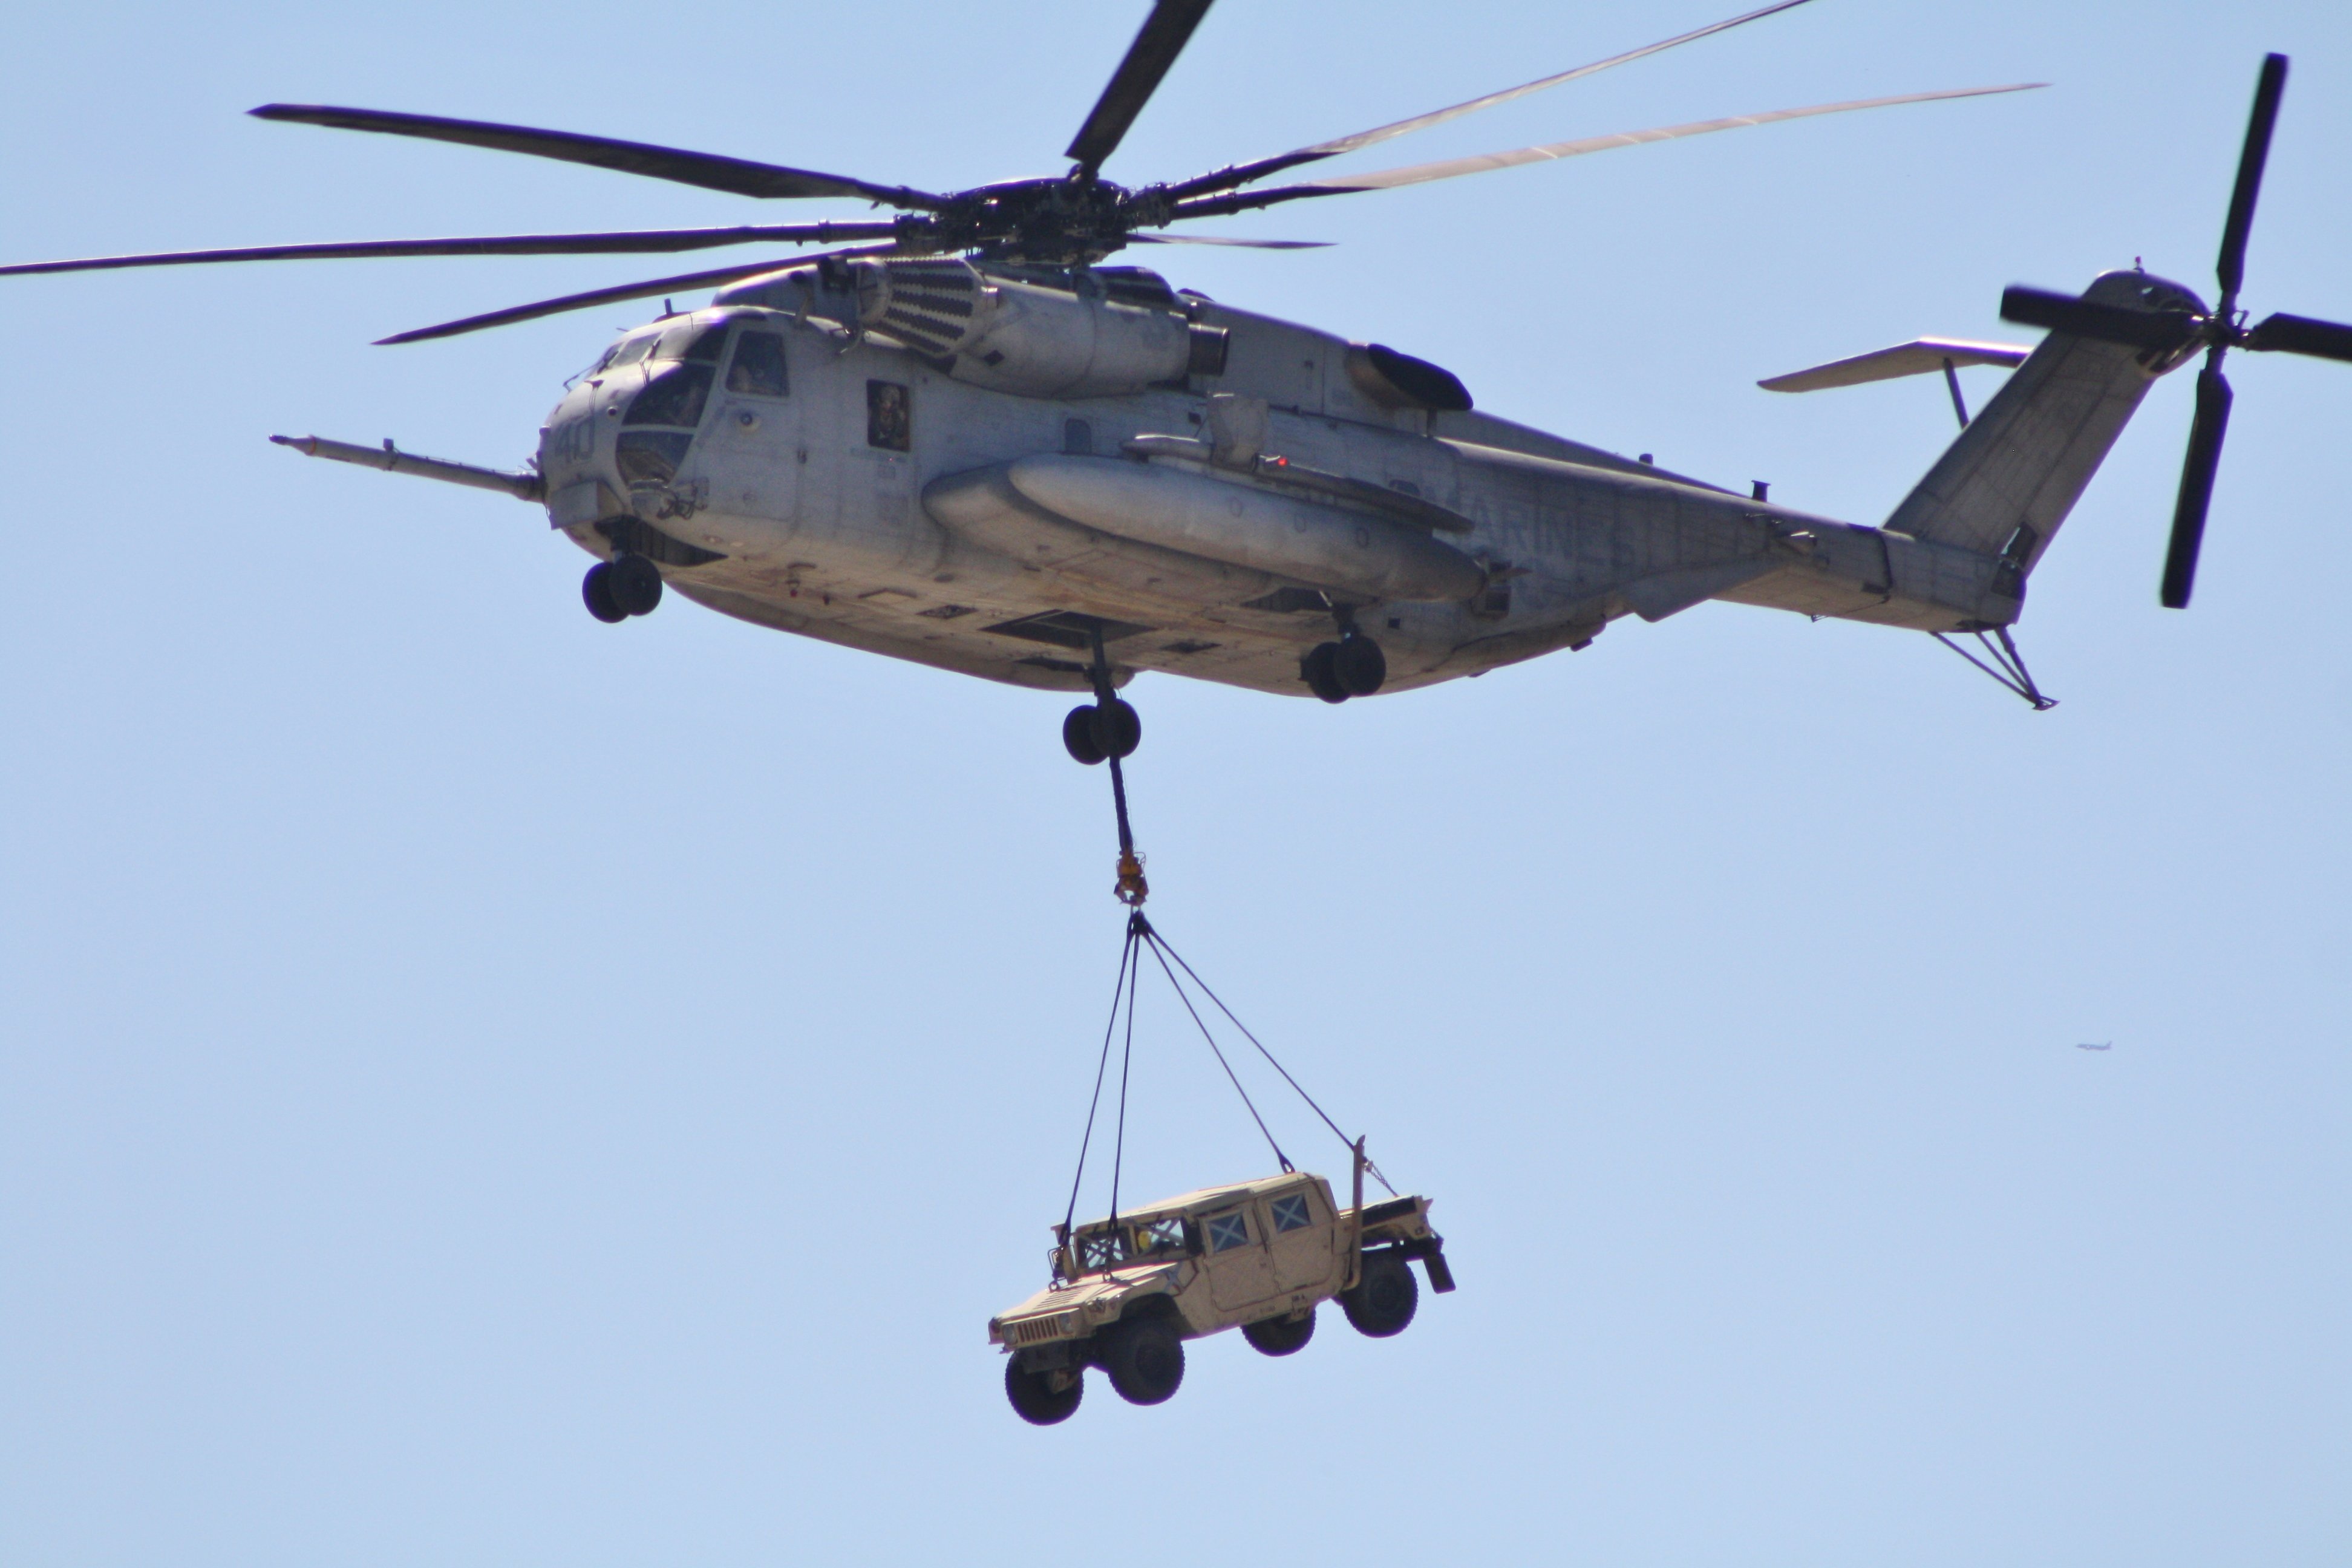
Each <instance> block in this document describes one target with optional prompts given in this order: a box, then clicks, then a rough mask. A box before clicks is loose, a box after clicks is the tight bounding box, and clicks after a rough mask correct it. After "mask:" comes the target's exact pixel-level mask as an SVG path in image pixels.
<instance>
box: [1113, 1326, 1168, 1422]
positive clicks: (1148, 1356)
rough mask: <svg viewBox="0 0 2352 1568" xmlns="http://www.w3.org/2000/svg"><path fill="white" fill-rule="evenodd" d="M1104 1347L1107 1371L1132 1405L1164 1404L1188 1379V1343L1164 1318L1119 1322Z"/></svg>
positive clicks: (1120, 1392)
mask: <svg viewBox="0 0 2352 1568" xmlns="http://www.w3.org/2000/svg"><path fill="white" fill-rule="evenodd" d="M1107 1341H1108V1342H1106V1343H1105V1344H1104V1346H1103V1355H1102V1365H1103V1370H1104V1371H1105V1372H1107V1373H1110V1385H1111V1386H1112V1387H1113V1388H1116V1389H1118V1396H1119V1397H1120V1398H1121V1399H1124V1400H1126V1401H1127V1402H1128V1403H1129V1405H1160V1404H1164V1403H1166V1402H1167V1401H1168V1400H1170V1399H1172V1398H1174V1397H1175V1395H1176V1390H1177V1389H1178V1388H1179V1387H1181V1386H1182V1384H1183V1382H1184V1342H1183V1341H1182V1340H1180V1339H1178V1338H1177V1337H1176V1331H1175V1330H1174V1329H1173V1328H1171V1327H1170V1326H1169V1324H1168V1321H1167V1320H1166V1319H1164V1318H1142V1319H1138V1320H1134V1321H1129V1322H1123V1323H1120V1324H1118V1326H1117V1327H1116V1328H1114V1329H1112V1330H1111V1331H1110V1333H1109V1334H1108V1336H1107Z"/></svg>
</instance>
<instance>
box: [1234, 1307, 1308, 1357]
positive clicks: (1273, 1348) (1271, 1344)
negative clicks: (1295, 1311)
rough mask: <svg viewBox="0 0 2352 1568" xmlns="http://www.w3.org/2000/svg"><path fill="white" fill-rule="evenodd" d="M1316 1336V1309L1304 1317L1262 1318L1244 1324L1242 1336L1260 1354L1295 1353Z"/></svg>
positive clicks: (1304, 1347) (1305, 1346)
mask: <svg viewBox="0 0 2352 1568" xmlns="http://www.w3.org/2000/svg"><path fill="white" fill-rule="evenodd" d="M1314 1337H1315V1309H1314V1308H1312V1307H1309V1308H1307V1315H1306V1316H1305V1317H1303V1318H1260V1319H1259V1320H1258V1321H1256V1322H1255V1323H1244V1324H1243V1325H1242V1338H1244V1339H1245V1340H1247V1341H1249V1342H1250V1348H1251V1349H1252V1350H1254V1351H1256V1352H1258V1353H1259V1354H1260V1355H1293V1354H1296V1353H1297V1352H1299V1351H1302V1350H1304V1349H1306V1348H1307V1341H1309V1340H1311V1339H1313V1338H1314Z"/></svg>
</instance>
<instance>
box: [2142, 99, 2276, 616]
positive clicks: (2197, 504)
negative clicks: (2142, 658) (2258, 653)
mask: <svg viewBox="0 0 2352 1568" xmlns="http://www.w3.org/2000/svg"><path fill="white" fill-rule="evenodd" d="M2274 58H2275V57H2274ZM2229 428H2230V384H2229V382H2228V381H2227V380H2226V379H2225V378H2224V377H2223V376H2222V374H2221V367H2220V366H2219V365H2217V364H2210V363H2209V364H2208V365H2206V367H2205V368H2204V369H2203V370H2201V371H2199V372H2198V373H2197V422H2196V423H2195V424H2194V425H2193V426H2190V427H2189V460H2188V461H2187V462H2185V463H2183V464H2182V465H2181V468H2180V500H2179V502H2178V503H2176V504H2175V506H2174V508H2173V511H2172V544H2171V547H2170V548H2169V549H2168V550H2167V551H2166V552H2165V556H2164V591H2163V595H2162V597H2163V601H2164V607H2165V608H2166V609H2168V610H2185V609H2187V608H2188V607H2189V590H2190V589H2191V588H2193V587H2194V586H2195V585H2196V583H2197V552H2198V548H2199V546H2200V544H2202V543H2203V542H2204V538H2205V512H2206V510H2207V509H2208V508H2209V507H2210V506H2211V505H2212V504H2213V473H2214V470H2215V469H2216V468H2218V467H2219V466H2220V464H2221V437H2223V436H2224V435H2226V434H2228V432H2229Z"/></svg>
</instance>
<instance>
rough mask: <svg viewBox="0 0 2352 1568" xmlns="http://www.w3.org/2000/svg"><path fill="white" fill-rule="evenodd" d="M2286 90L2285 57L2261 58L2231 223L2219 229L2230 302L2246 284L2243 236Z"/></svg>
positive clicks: (2221, 267) (2224, 292)
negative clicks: (2241, 286)
mask: <svg viewBox="0 0 2352 1568" xmlns="http://www.w3.org/2000/svg"><path fill="white" fill-rule="evenodd" d="M2285 90H2286V57H2285V56H2284V55H2264V56H2263V74H2262V78H2261V79H2260V80H2259V81H2257V82H2256V83H2255V85H2254V111H2253V114H2252V117H2251V118H2250V119H2249V120H2248V121H2246V144H2245V147H2244V149H2243V150H2242V152H2241V153H2239V154H2238V184H2237V186H2236V188H2235V189H2233V190H2231V193H2230V221H2229V222H2228V223H2227V224H2225V225H2224V226H2222V229H2221V260H2220V262H2219V263H2218V264H2217V265H2216V267H2215V270H2216V271H2217V272H2219V273H2220V274H2221V293H2222V295H2223V296H2224V297H2225V298H2227V299H2229V300H2235V299H2236V298H2237V295H2238V289H2239V286H2240V285H2242V283H2244V282H2245V280H2246V233H2247V231H2248V230H2249V229H2251V228H2252V227H2253V225H2254V198H2255V197H2257V196H2259V195H2261V194H2262V189H2263V164H2264V163H2267V162H2269V160H2270V155H2271V127H2272V126H2273V125H2274V124H2276V123H2277V122H2278V111H2279V95H2280V94H2281V93H2283V92H2284V91H2285Z"/></svg>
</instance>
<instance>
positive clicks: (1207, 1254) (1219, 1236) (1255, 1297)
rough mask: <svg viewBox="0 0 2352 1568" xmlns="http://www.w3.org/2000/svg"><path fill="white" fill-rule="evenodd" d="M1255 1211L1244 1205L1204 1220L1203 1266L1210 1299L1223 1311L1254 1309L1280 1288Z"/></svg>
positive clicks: (1202, 1231)
mask: <svg viewBox="0 0 2352 1568" xmlns="http://www.w3.org/2000/svg"><path fill="white" fill-rule="evenodd" d="M1256 1211H1257V1205H1255V1204H1253V1203H1246V1202H1244V1203H1243V1204H1241V1205H1237V1206H1235V1207H1234V1208H1230V1209H1224V1210H1221V1211H1220V1212H1218V1213H1215V1214H1210V1215H1202V1217H1201V1237H1202V1257H1201V1263H1202V1267H1203V1268H1206V1269H1207V1271H1208V1275H1209V1300H1212V1301H1213V1302H1215V1303H1216V1305H1217V1310H1220V1311H1226V1312H1230V1311H1234V1310H1238V1309H1240V1308H1243V1307H1249V1306H1254V1305H1255V1304H1256V1303H1258V1302H1260V1301H1263V1300H1265V1299H1266V1298H1267V1297H1269V1296H1272V1295H1274V1294H1275V1293H1276V1289H1277V1287H1276V1284H1275V1281H1274V1263H1273V1257H1272V1255H1271V1253H1270V1252H1269V1250H1268V1249H1267V1247H1265V1240H1264V1237H1263V1236H1262V1234H1261V1231H1262V1228H1263V1225H1264V1222H1263V1220H1261V1219H1260V1217H1259V1215H1258V1213H1257V1212H1256Z"/></svg>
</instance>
